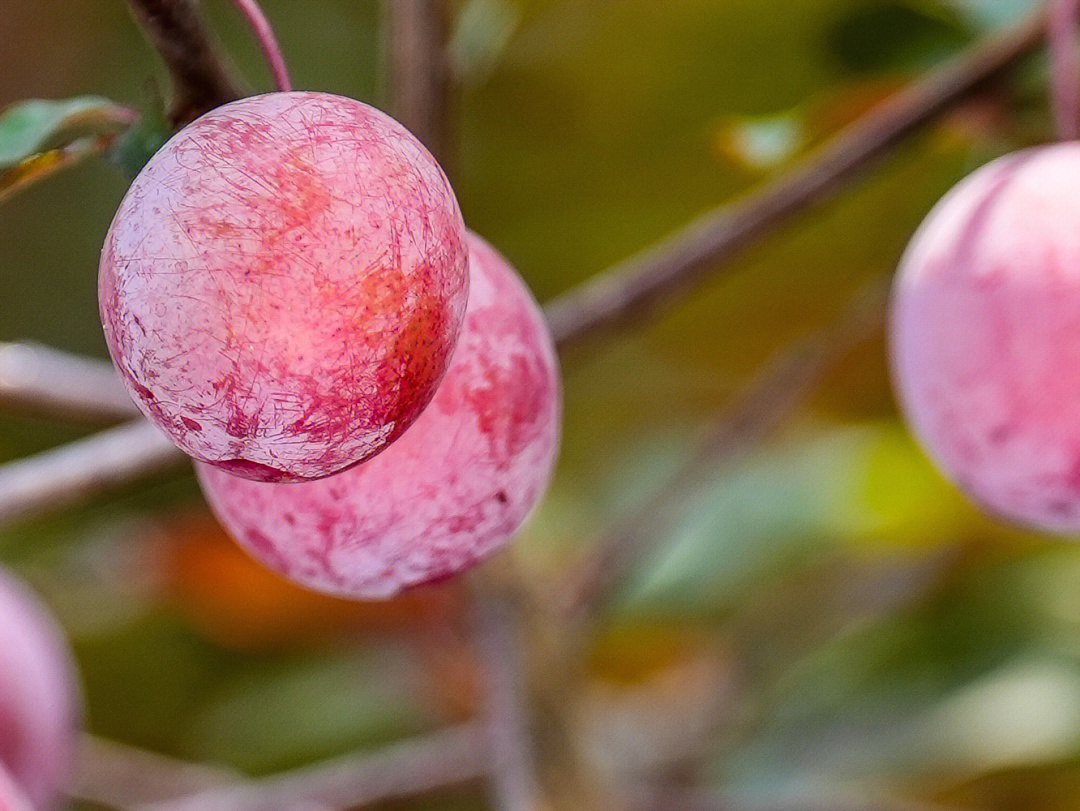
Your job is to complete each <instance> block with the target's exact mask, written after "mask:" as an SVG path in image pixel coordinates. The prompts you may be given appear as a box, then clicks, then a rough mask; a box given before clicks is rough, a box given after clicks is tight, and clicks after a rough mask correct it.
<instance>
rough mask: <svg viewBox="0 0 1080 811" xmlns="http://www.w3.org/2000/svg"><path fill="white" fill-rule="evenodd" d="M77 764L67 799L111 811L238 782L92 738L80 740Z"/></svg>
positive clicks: (231, 774) (206, 768)
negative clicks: (78, 768)
mask: <svg viewBox="0 0 1080 811" xmlns="http://www.w3.org/2000/svg"><path fill="white" fill-rule="evenodd" d="M79 763H80V774H79V776H78V779H77V780H76V782H75V785H74V787H73V788H72V790H71V792H70V794H71V796H72V797H73V798H74V799H79V800H85V801H87V802H92V803H94V804H95V805H103V806H107V807H109V808H120V809H136V808H139V807H140V806H143V805H147V804H150V803H158V802H163V801H166V800H173V799H176V798H178V797H183V796H186V795H190V794H193V793H195V792H202V791H207V790H209V789H212V788H215V787H218V786H223V785H232V784H235V782H236V781H237V780H238V779H239V777H238V776H237V775H236V774H235V773H234V772H230V771H227V770H225V769H218V768H215V767H213V766H206V765H203V764H200V763H188V762H187V761H181V760H175V759H174V758H170V757H166V756H164V755H159V754H157V753H155V752H147V751H145V750H143V749H138V748H136V747H133V746H127V745H125V744H121V743H116V742H114V741H109V740H105V739H104V738H98V737H95V736H93V735H87V736H85V737H84V738H83V745H82V754H81V756H80V758H79Z"/></svg>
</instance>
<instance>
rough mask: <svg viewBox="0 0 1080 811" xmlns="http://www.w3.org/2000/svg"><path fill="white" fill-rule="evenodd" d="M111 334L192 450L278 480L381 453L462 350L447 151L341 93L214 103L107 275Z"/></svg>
mask: <svg viewBox="0 0 1080 811" xmlns="http://www.w3.org/2000/svg"><path fill="white" fill-rule="evenodd" d="M98 288H99V298H100V308H101V317H102V322H103V324H104V329H105V337H106V340H107V342H108V345H109V350H110V352H111V354H112V357H113V360H114V361H115V363H116V366H117V368H118V369H119V370H120V373H121V376H122V377H123V379H124V381H125V382H126V384H127V386H128V389H129V390H130V392H131V394H132V396H133V398H134V400H135V402H136V404H137V405H138V406H139V408H141V409H142V411H143V412H144V413H145V414H146V415H147V416H148V417H149V418H150V419H151V420H152V421H153V422H155V423H156V424H157V425H158V426H159V427H160V428H161V429H162V430H164V431H165V432H166V433H167V434H168V435H169V436H170V437H172V439H173V440H174V441H175V442H176V443H177V445H179V446H180V448H181V449H182V450H184V451H185V452H187V453H188V454H190V455H191V456H193V457H195V458H196V459H200V460H202V461H205V462H209V463H211V464H215V465H218V466H220V467H222V468H223V469H226V470H229V471H231V472H232V473H235V474H237V475H240V476H245V477H247V478H252V479H257V480H263V481H298V480H305V479H313V478H320V477H322V476H327V475H330V474H332V473H335V472H337V471H339V470H343V469H345V468H347V467H349V466H351V465H353V464H356V463H357V462H360V461H362V460H364V459H367V458H369V457H371V456H373V455H374V454H376V453H378V452H379V451H380V450H381V449H382V448H384V447H386V446H387V445H388V444H389V443H391V442H393V441H394V439H396V438H397V437H398V436H400V435H401V433H402V432H403V431H404V430H405V429H406V428H408V426H409V425H410V424H411V423H412V422H413V420H415V419H416V417H417V416H418V415H419V414H420V412H421V411H422V410H423V409H424V407H425V406H426V405H427V403H428V402H429V401H430V400H431V397H432V396H433V395H434V393H435V390H436V388H437V387H438V384H439V381H440V380H441V379H442V377H443V375H444V374H445V372H446V369H447V367H448V365H449V362H450V355H451V353H452V351H453V348H454V345H455V342H456V340H457V336H458V334H459V331H460V328H461V323H462V318H463V314H464V310H465V304H466V301H467V299H468V267H467V249H466V246H465V226H464V223H463V222H462V219H461V213H460V211H459V210H458V205H457V201H456V199H455V197H454V193H453V190H452V189H451V188H450V184H449V182H448V181H447V179H446V176H445V175H444V174H443V172H442V170H441V169H440V168H439V165H438V164H437V163H436V162H435V160H434V158H432V157H431V155H430V154H429V153H428V152H427V151H426V150H425V149H424V147H423V146H422V145H421V144H420V142H419V141H417V140H416V139H415V138H414V137H413V136H412V135H410V134H409V133H408V132H407V131H406V130H405V129H404V128H403V127H402V126H401V125H400V124H398V123H397V122H396V121H394V120H393V119H391V118H389V117H388V116H386V115H384V114H383V113H381V112H379V111H378V110H375V109H373V108H372V107H369V106H367V105H365V104H362V103H361V102H358V101H353V100H352V99H347V98H342V97H340V96H334V95H331V94H328V93H308V92H290V93H271V94H268V95H263V96H256V97H253V98H245V99H241V100H239V101H235V102H232V103H231V104H226V105H225V106H223V107H219V108H218V109H216V110H212V111H211V112H209V113H207V114H206V115H204V116H202V117H201V118H198V119H196V120H195V121H194V122H192V123H191V124H190V125H188V126H187V127H186V128H184V129H183V130H181V131H180V132H179V133H178V134H177V135H175V136H174V137H173V138H172V139H171V140H170V141H169V142H168V143H166V144H165V146H164V147H162V149H161V150H160V151H159V152H158V153H157V154H156V155H155V156H154V157H153V158H152V159H151V160H150V162H149V163H148V164H147V165H146V167H145V168H144V169H143V170H142V172H141V173H140V174H139V176H138V177H137V178H136V179H135V182H134V183H133V184H132V186H131V188H130V190H129V191H128V193H127V195H126V196H125V198H124V200H123V202H122V203H121V204H120V208H119V210H118V211H117V212H116V216H115V218H114V219H113V222H112V225H111V227H110V228H109V233H108V236H107V238H106V240H105V246H104V248H103V251H102V256H101V268H100V274H99V282H98Z"/></svg>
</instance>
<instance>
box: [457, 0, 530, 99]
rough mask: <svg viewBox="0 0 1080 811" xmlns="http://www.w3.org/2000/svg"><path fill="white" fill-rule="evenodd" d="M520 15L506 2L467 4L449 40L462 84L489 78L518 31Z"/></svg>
mask: <svg viewBox="0 0 1080 811" xmlns="http://www.w3.org/2000/svg"><path fill="white" fill-rule="evenodd" d="M520 20H521V12H520V10H519V9H518V7H517V6H516V5H514V4H513V3H509V2H506V0H468V2H466V3H465V6H464V8H462V9H461V13H460V14H459V15H458V19H457V25H456V26H455V28H454V33H453V35H452V37H451V38H450V46H449V47H450V61H451V64H452V65H453V69H454V73H455V75H456V76H457V77H458V79H459V80H460V81H469V80H472V79H475V78H477V77H478V76H482V75H484V74H486V73H487V72H488V71H489V70H491V68H492V67H494V65H495V64H496V62H498V60H499V57H500V56H501V55H502V52H503V50H504V49H505V48H506V45H507V43H509V42H510V37H512V36H513V34H514V31H516V30H517V27H518V23H519V22H520Z"/></svg>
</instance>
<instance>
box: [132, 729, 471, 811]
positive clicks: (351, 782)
mask: <svg viewBox="0 0 1080 811" xmlns="http://www.w3.org/2000/svg"><path fill="white" fill-rule="evenodd" d="M487 751H488V750H487V746H486V742H485V735H484V730H483V729H482V728H481V727H480V726H479V725H477V724H463V725H461V726H457V727H451V728H448V729H445V730H441V731H439V732H434V733H431V734H429V735H426V736H423V737H420V738H415V739H412V740H407V741H403V742H400V743H395V744H391V745H389V746H387V747H385V748H383V749H380V750H378V751H376V752H363V753H360V754H356V755H347V756H345V757H342V758H338V759H336V760H332V761H329V762H327V763H323V764H319V765H316V766H311V767H306V768H303V769H297V770H295V771H291V772H286V773H284V774H280V775H276V776H273V777H268V778H264V779H261V780H252V781H249V782H247V783H242V784H240V785H234V786H231V787H228V788H224V789H212V790H209V791H205V792H201V793H199V794H195V795H192V796H190V797H186V798H184V799H182V800H178V801H174V802H165V803H159V804H157V805H151V806H146V807H145V808H144V809H143V811H226V809H227V811H272V809H273V810H276V811H285V810H286V809H290V810H291V809H295V808H297V806H298V805H300V804H303V803H311V802H316V803H321V804H325V805H328V806H333V807H340V808H359V807H362V806H367V805H374V804H376V803H380V802H384V801H386V800H391V799H396V798H401V797H407V796H411V795H415V794H423V793H425V792H429V791H435V790H436V789H442V788H449V787H452V786H458V785H463V784H465V783H469V782H471V781H473V780H476V779H478V778H480V777H481V776H482V775H483V774H484V771H485V769H486V767H487V759H488V758H487Z"/></svg>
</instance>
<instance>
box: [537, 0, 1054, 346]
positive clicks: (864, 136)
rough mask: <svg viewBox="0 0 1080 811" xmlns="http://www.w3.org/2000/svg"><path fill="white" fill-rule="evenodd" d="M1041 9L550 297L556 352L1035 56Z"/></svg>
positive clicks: (770, 226)
mask: <svg viewBox="0 0 1080 811" xmlns="http://www.w3.org/2000/svg"><path fill="white" fill-rule="evenodd" d="M1045 30H1046V14H1045V11H1041V10H1040V11H1037V12H1035V13H1033V14H1032V15H1031V16H1029V17H1028V18H1027V19H1025V20H1024V21H1023V22H1021V23H1019V24H1018V25H1016V26H1015V27H1013V28H1010V29H1008V30H1007V31H1005V32H1003V33H1001V34H998V35H997V36H994V37H991V38H989V39H988V40H986V41H984V42H982V43H980V44H978V45H975V46H974V47H972V48H971V49H970V50H968V51H967V52H966V53H964V54H962V55H961V56H960V57H958V58H957V59H955V60H953V61H951V62H949V63H948V64H946V65H945V66H943V67H941V68H939V69H937V70H936V71H934V72H932V73H930V74H928V75H927V76H926V77H925V78H923V79H921V80H919V81H918V82H916V83H915V84H913V85H912V86H911V87H910V88H908V89H907V90H904V91H902V92H900V93H898V94H897V95H896V96H895V97H894V98H892V99H891V100H889V101H886V102H884V103H883V104H882V105H881V106H879V107H878V108H877V109H875V110H873V111H871V112H870V113H868V114H867V115H865V116H864V117H863V118H861V119H860V120H858V121H857V122H855V123H854V124H852V125H851V126H849V127H848V128H847V129H845V130H843V131H842V132H841V133H840V134H839V135H837V136H835V137H834V138H833V139H832V140H831V141H830V142H829V143H828V144H826V145H825V146H824V147H822V148H821V149H820V150H818V151H817V152H816V153H815V154H814V155H813V156H811V157H810V158H808V159H807V160H806V161H805V162H803V163H802V164H801V165H800V166H797V167H796V168H794V169H792V170H790V171H789V172H786V173H784V174H783V175H782V176H780V177H779V178H778V179H777V180H775V181H773V182H772V183H770V184H769V185H767V186H765V187H764V188H762V189H761V190H759V191H757V192H756V193H754V194H753V195H751V196H750V197H747V198H745V199H743V200H741V201H738V202H735V203H733V204H730V205H725V206H721V207H720V208H717V209H715V210H713V211H711V212H709V213H708V214H706V215H704V216H703V217H702V218H700V219H698V220H697V221H695V222H693V223H691V224H690V225H689V226H687V227H686V228H684V229H683V230H681V231H679V232H677V233H676V234H674V235H673V236H671V237H668V238H667V239H665V240H663V241H661V242H660V243H658V244H656V245H655V246H653V247H651V248H648V249H647V250H645V251H643V252H642V253H639V254H636V255H634V256H631V257H630V258H629V259H626V260H624V261H622V262H620V263H618V264H616V265H615V266H614V267H611V268H610V269H608V270H606V271H604V272H603V273H600V274H598V275H596V276H594V277H593V278H592V279H590V280H589V281H587V282H585V283H584V284H582V285H580V286H579V287H576V288H574V289H572V290H570V291H569V292H567V293H564V294H563V295H561V296H558V297H557V298H555V299H554V300H552V301H550V302H549V303H548V305H547V307H546V312H547V316H548V321H549V323H550V325H551V329H552V333H553V334H554V336H555V340H556V341H557V342H558V343H559V344H560V345H565V344H569V343H572V342H574V341H576V340H578V339H580V338H583V337H585V336H586V335H591V334H593V333H595V332H598V331H601V330H604V329H610V328H612V327H615V326H618V325H621V324H623V323H624V322H626V321H628V320H630V319H632V318H634V317H635V316H638V315H640V314H643V313H645V312H647V311H648V310H650V309H651V308H653V307H655V306H656V305H657V304H659V303H661V302H662V301H666V300H667V299H669V298H671V297H673V296H675V295H676V294H678V293H681V292H682V291H683V290H684V289H685V288H686V287H688V286H690V285H692V284H693V283H695V282H699V281H701V280H702V279H703V278H705V276H706V275H708V273H709V271H715V270H717V268H716V265H718V264H720V263H726V262H729V261H730V260H732V259H733V258H735V257H736V256H737V255H738V254H740V253H741V252H742V251H744V250H746V249H747V248H749V247H750V246H752V245H753V244H755V243H756V242H757V241H759V240H760V239H761V238H762V237H763V236H765V235H766V234H768V233H770V232H772V231H773V230H775V229H776V228H777V227H778V226H779V225H781V224H782V223H784V222H785V221H786V220H788V219H790V218H791V217H792V216H793V215H795V214H799V213H801V212H803V211H806V210H807V209H810V208H812V207H814V206H818V205H821V204H822V203H825V202H827V201H828V200H830V199H831V198H832V196H833V195H834V194H835V193H836V192H837V191H838V190H839V189H840V188H841V187H842V186H843V184H844V183H845V181H847V180H849V179H850V178H851V177H852V176H854V175H855V174H856V173H858V172H860V171H861V170H863V169H866V168H867V167H869V166H870V165H872V164H873V163H875V162H876V161H878V160H880V159H881V158H882V157H884V156H885V155H886V154H888V153H889V151H890V150H891V149H892V148H894V147H895V146H897V145H898V144H899V143H900V142H901V141H902V140H903V139H904V138H905V137H907V136H909V135H911V134H912V133H914V132H916V131H917V130H919V129H920V128H921V127H923V126H925V125H926V124H928V123H929V122H931V121H933V120H934V119H935V118H937V117H938V116H939V115H941V114H942V113H943V112H945V111H946V110H948V109H950V108H951V107H952V106H954V105H955V104H956V103H957V102H959V101H961V100H963V99H964V98H965V97H967V96H968V95H970V94H971V93H972V92H973V91H974V90H976V89H978V88H979V87H980V86H982V85H983V84H985V83H986V82H988V81H990V80H992V79H994V78H996V77H997V76H998V75H1000V74H1001V73H1002V72H1003V71H1004V70H1005V69H1007V68H1008V67H1010V66H1011V65H1013V64H1014V63H1016V62H1017V61H1018V60H1020V59H1021V58H1023V57H1025V56H1027V55H1028V54H1030V53H1031V52H1032V51H1034V50H1035V49H1036V48H1037V47H1038V45H1039V44H1040V43H1041V42H1042V41H1043V38H1044V36H1045Z"/></svg>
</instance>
